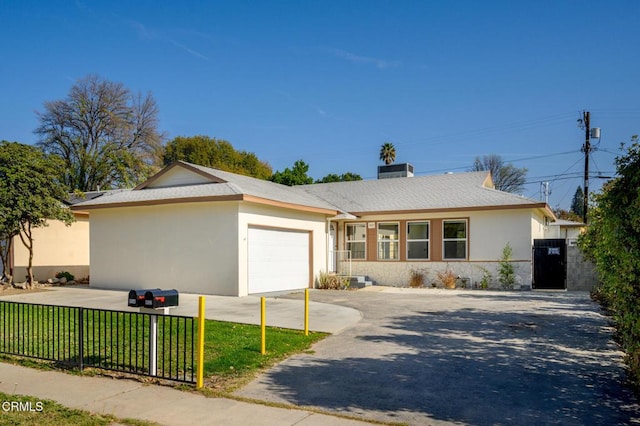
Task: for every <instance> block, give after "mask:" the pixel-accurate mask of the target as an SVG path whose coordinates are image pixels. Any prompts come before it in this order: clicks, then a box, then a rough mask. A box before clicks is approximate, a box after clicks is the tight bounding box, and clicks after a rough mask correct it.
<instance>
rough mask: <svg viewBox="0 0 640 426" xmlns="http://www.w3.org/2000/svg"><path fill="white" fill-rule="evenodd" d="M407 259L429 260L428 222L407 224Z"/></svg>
mask: <svg viewBox="0 0 640 426" xmlns="http://www.w3.org/2000/svg"><path fill="white" fill-rule="evenodd" d="M407 259H408V260H418V259H421V260H428V259H429V222H407Z"/></svg>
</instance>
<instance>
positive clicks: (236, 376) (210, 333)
mask: <svg viewBox="0 0 640 426" xmlns="http://www.w3.org/2000/svg"><path fill="white" fill-rule="evenodd" d="M326 336H327V335H326V334H325V333H309V335H308V336H305V335H304V332H302V331H300V330H289V329H283V328H277V327H267V329H266V354H265V355H262V354H261V353H260V342H261V332H260V327H259V326H257V325H247V324H238V323H230V322H221V321H212V320H207V321H205V345H204V346H205V347H204V353H205V360H204V376H205V382H209V383H210V384H213V385H214V386H216V387H222V388H227V387H229V386H231V387H234V386H235V385H237V384H239V383H241V382H242V381H243V380H248V379H250V378H251V377H253V376H254V375H255V374H256V373H257V372H259V371H261V370H263V369H266V368H268V367H270V366H272V365H274V364H275V363H277V362H278V361H281V360H283V359H285V358H287V357H288V356H291V355H292V354H295V353H300V352H304V351H305V350H308V349H309V347H310V346H311V345H312V344H313V343H315V342H317V341H319V340H321V339H323V338H324V337H326ZM221 382H222V383H221Z"/></svg>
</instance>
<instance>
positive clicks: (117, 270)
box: [72, 161, 555, 296]
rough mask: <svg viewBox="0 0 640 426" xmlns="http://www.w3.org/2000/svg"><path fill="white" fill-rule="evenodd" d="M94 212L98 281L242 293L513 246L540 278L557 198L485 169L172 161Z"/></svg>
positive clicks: (381, 278)
mask: <svg viewBox="0 0 640 426" xmlns="http://www.w3.org/2000/svg"><path fill="white" fill-rule="evenodd" d="M72 209H73V210H74V211H75V212H82V213H88V214H90V217H91V220H90V232H91V239H90V252H91V286H95V287H99V288H113V289H141V288H149V287H161V288H176V289H179V290H180V291H185V292H195V293H203V294H219V295H232V296H244V295H247V294H256V293H266V292H273V291H286V290H294V289H301V288H307V287H313V286H314V282H315V280H316V278H317V276H318V275H319V273H320V272H322V271H330V272H339V273H342V274H347V275H351V276H356V275H362V276H367V277H369V279H371V280H373V281H374V282H376V283H378V284H386V285H406V284H407V282H408V279H409V274H410V271H411V270H412V269H418V270H421V271H423V272H424V273H425V275H426V277H427V280H428V281H429V282H431V281H432V280H434V279H435V276H436V274H437V272H439V271H443V270H445V269H447V268H448V269H449V270H451V271H452V272H453V273H454V274H456V275H457V276H460V277H462V278H466V279H467V280H468V282H469V283H470V284H471V283H475V282H478V281H479V280H480V279H481V277H482V275H483V273H484V271H489V272H490V273H491V274H492V276H493V277H494V279H495V278H496V277H497V267H498V260H499V258H500V257H501V255H502V250H503V248H504V246H505V245H506V244H507V243H508V244H510V246H511V247H512V248H513V262H515V264H516V272H517V274H518V276H519V281H520V282H521V283H522V284H523V285H525V286H527V285H529V286H530V285H531V279H532V278H531V277H532V263H531V260H532V259H531V257H532V249H531V247H532V243H533V240H534V239H536V238H543V236H544V233H545V228H546V227H547V226H548V224H549V222H551V221H553V220H554V219H555V217H554V215H553V213H552V211H551V210H550V209H549V207H548V206H547V205H546V204H545V203H542V202H537V201H534V200H530V199H527V198H523V197H521V196H518V195H514V194H510V193H506V192H501V191H497V190H495V189H493V184H492V181H491V177H490V174H489V173H488V172H470V173H457V174H444V175H437V176H423V177H399V178H393V179H379V180H370V181H355V182H337V183H327V184H314V185H304V186H297V187H288V186H283V185H279V184H276V183H273V182H269V181H263V180H259V179H255V178H251V177H247V176H241V175H237V174H233V173H229V172H224V171H220V170H215V169H211V168H207V167H202V166H198V165H194V164H189V163H185V162H181V161H178V162H175V163H173V164H171V165H169V166H167V167H166V168H164V169H163V170H161V171H160V172H158V173H157V174H156V175H154V176H152V177H151V178H150V179H149V180H147V181H146V182H144V183H142V184H140V185H139V186H137V187H135V188H133V189H131V190H126V191H120V192H113V193H105V194H104V195H102V196H100V197H96V198H93V199H91V200H87V201H84V202H82V203H79V204H76V205H74V206H72Z"/></svg>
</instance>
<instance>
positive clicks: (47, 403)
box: [0, 392, 157, 426]
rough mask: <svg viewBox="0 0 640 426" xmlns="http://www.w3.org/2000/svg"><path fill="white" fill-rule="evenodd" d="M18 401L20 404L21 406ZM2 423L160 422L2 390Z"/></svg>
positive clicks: (88, 425) (89, 425) (136, 425)
mask: <svg viewBox="0 0 640 426" xmlns="http://www.w3.org/2000/svg"><path fill="white" fill-rule="evenodd" d="M12 403H13V409H12ZM16 404H20V405H19V407H20V408H19V409H18V408H17V407H18V406H17V405H16ZM0 424H2V425H21V426H49V425H51V426H58V425H74V426H76V425H77V426H94V425H95V426H98V425H111V424H122V425H132V426H152V425H156V424H157V423H153V422H146V421H143V420H135V419H119V418H117V417H114V416H111V415H108V414H93V413H89V412H88V411H82V410H76V409H73V408H67V407H64V406H62V405H60V404H58V403H56V402H54V401H51V400H47V399H44V400H41V399H38V398H34V397H31V396H23V395H8V394H6V393H2V392H0Z"/></svg>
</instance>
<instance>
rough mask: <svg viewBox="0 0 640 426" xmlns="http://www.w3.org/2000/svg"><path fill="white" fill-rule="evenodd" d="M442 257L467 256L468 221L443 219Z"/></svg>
mask: <svg viewBox="0 0 640 426" xmlns="http://www.w3.org/2000/svg"><path fill="white" fill-rule="evenodd" d="M442 246H443V247H442V258H443V259H445V260H464V259H466V258H467V221H466V220H464V219H461V220H443V221H442Z"/></svg>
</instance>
